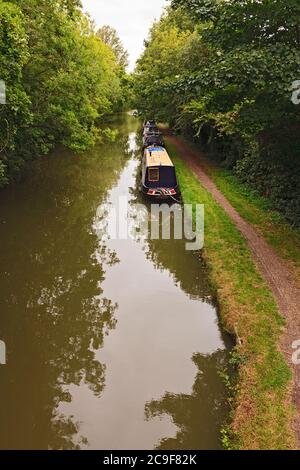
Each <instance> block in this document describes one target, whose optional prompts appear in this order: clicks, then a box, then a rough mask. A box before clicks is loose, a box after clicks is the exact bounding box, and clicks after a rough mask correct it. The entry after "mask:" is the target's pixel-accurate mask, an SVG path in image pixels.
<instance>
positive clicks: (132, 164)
mask: <svg viewBox="0 0 300 470" xmlns="http://www.w3.org/2000/svg"><path fill="white" fill-rule="evenodd" d="M115 127H116V129H117V130H118V137H117V139H116V141H115V142H114V143H112V144H109V145H99V146H98V147H97V148H95V149H94V150H93V151H91V152H87V153H86V154H84V155H81V156H76V155H74V154H72V153H71V152H69V151H66V150H63V149H56V151H55V152H53V153H52V155H50V156H49V157H47V158H44V159H42V160H40V161H36V162H34V163H32V164H31V165H30V167H29V168H28V171H27V175H26V177H25V178H24V180H23V181H22V182H21V183H19V184H18V185H15V186H13V187H10V188H8V189H6V190H4V191H2V192H1V194H0V243H1V252H0V262H1V272H0V276H1V277H0V281H1V282H0V340H2V341H4V342H5V344H6V353H7V357H6V359H7V361H6V362H7V363H6V365H1V366H0V448H1V449H76V448H78V449H107V450H110V449H115V450H117V449H121V450H125V449H219V448H220V447H221V444H220V428H221V426H222V424H223V423H224V421H225V420H226V418H227V413H228V410H227V406H226V390H225V386H224V384H223V381H222V379H221V378H220V371H222V369H223V368H224V367H225V366H226V363H227V360H228V351H229V349H230V340H229V338H228V337H227V336H226V335H224V333H223V332H222V330H221V328H220V324H219V321H218V316H217V309H216V305H215V302H214V296H213V291H212V288H211V285H210V282H209V277H208V273H207V270H206V268H205V265H204V263H203V262H202V261H201V258H200V255H199V253H196V252H191V251H186V250H185V242H184V241H180V240H169V241H167V240H148V239H143V238H141V239H140V240H133V239H128V240H113V239H108V238H107V237H103V234H101V232H100V231H99V223H100V221H99V218H100V216H99V214H101V208H102V207H104V206H106V205H107V204H115V203H116V202H117V201H118V199H119V197H120V196H122V197H125V196H126V197H127V198H128V200H129V204H130V205H132V206H133V204H135V203H136V202H140V203H141V202H142V200H141V199H140V195H139V192H138V183H139V172H140V149H139V146H138V139H137V135H138V132H139V122H138V120H136V119H135V118H134V117H132V116H129V115H126V116H124V117H122V118H120V119H119V121H118V122H117V123H116V124H115Z"/></svg>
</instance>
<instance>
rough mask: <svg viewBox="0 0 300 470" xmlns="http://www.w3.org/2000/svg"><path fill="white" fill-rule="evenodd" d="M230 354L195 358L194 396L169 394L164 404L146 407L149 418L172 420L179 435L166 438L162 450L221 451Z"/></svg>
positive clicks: (196, 356)
mask: <svg viewBox="0 0 300 470" xmlns="http://www.w3.org/2000/svg"><path fill="white" fill-rule="evenodd" d="M227 359H228V358H227V354H226V352H224V351H222V350H219V351H216V352H215V353H212V354H210V355H204V354H194V356H193V358H192V360H193V363H194V364H195V365H196V366H197V369H198V370H197V374H196V379H195V383H194V385H193V390H192V393H191V394H184V393H179V394H175V393H170V392H167V393H165V395H164V396H163V398H161V399H160V400H153V401H151V402H149V403H147V404H146V407H145V414H146V418H147V419H148V420H149V419H153V418H157V417H161V416H163V415H169V416H171V417H172V421H173V423H174V424H175V425H176V426H177V428H178V431H177V433H176V437H174V438H172V437H171V438H168V437H166V438H164V439H162V440H161V441H160V443H159V444H158V445H157V446H156V448H157V449H159V450H195V449H196V450H210V449H216V448H221V444H220V429H221V426H222V424H224V422H225V419H226V416H227V411H228V410H227V409H226V402H225V400H226V394H225V390H224V384H223V382H222V379H221V377H220V375H219V372H220V371H221V370H223V369H224V367H225V366H226V363H227Z"/></svg>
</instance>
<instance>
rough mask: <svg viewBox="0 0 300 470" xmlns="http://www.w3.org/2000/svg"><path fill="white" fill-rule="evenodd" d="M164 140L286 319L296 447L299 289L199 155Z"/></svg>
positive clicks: (171, 138)
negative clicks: (227, 221)
mask: <svg viewBox="0 0 300 470" xmlns="http://www.w3.org/2000/svg"><path fill="white" fill-rule="evenodd" d="M168 140H169V141H170V142H172V144H174V145H175V146H176V147H177V149H178V150H179V152H180V153H181V156H182V158H183V159H184V160H185V161H186V162H187V163H188V164H189V166H190V168H191V169H192V171H193V173H194V174H195V175H196V176H197V178H198V179H199V180H200V181H201V184H202V185H203V186H204V187H205V188H206V189H207V190H208V191H209V192H210V193H211V194H212V195H213V197H214V198H215V200H216V201H217V202H218V203H219V204H220V205H221V206H222V207H223V208H224V210H225V211H226V213H227V214H228V215H229V217H230V218H231V219H232V221H233V222H234V223H235V225H236V227H237V228H238V229H239V231H240V232H241V233H242V235H243V236H244V237H245V239H246V240H247V242H248V245H249V247H250V249H251V251H252V254H253V257H254V260H255V262H256V264H257V266H258V268H259V270H260V272H261V274H262V276H263V277H264V279H265V280H266V281H267V283H268V284H269V286H270V288H271V290H272V292H273V295H274V297H275V300H276V302H277V304H278V307H279V310H280V312H281V313H282V315H283V316H284V317H285V318H286V319H287V327H286V330H285V333H284V335H283V338H282V342H281V349H282V351H283V352H284V354H285V356H286V359H287V361H288V363H289V364H290V366H291V368H292V370H293V378H294V389H293V401H294V404H295V406H296V408H297V410H298V413H297V418H296V420H295V431H296V435H297V438H298V444H299V446H300V365H299V366H295V365H293V364H292V355H293V352H294V350H293V348H292V343H293V342H294V341H297V340H300V286H299V285H298V283H297V281H296V279H295V278H294V275H293V273H292V272H291V271H290V269H289V267H288V266H287V264H286V263H285V261H284V260H282V259H281V258H279V257H278V256H277V254H276V253H275V251H274V250H273V248H272V247H271V246H270V245H269V244H268V243H267V242H266V241H265V240H264V239H263V238H262V237H261V236H260V235H259V233H258V232H257V231H256V230H255V229H254V228H253V226H252V225H251V224H249V223H248V222H246V221H245V220H244V219H243V218H242V217H241V216H240V215H239V213H238V212H237V211H236V210H235V209H234V207H233V206H232V205H231V204H230V203H229V201H228V200H227V199H226V197H225V196H224V195H223V194H222V193H221V192H220V191H219V189H218V188H217V186H216V185H215V184H214V182H213V181H212V180H211V178H210V177H209V176H208V174H207V173H206V171H205V167H206V165H205V162H204V161H203V159H202V161H201V155H200V154H198V152H197V153H196V152H195V151H193V150H192V149H191V148H190V147H189V146H188V145H187V144H186V143H185V142H183V141H182V140H181V139H179V138H177V137H175V136H172V135H168ZM283 242H284V241H283ZM298 348H299V347H298Z"/></svg>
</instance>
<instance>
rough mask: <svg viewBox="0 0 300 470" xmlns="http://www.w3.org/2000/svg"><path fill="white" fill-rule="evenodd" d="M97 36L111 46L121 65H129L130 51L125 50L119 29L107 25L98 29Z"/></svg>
mask: <svg viewBox="0 0 300 470" xmlns="http://www.w3.org/2000/svg"><path fill="white" fill-rule="evenodd" d="M97 36H98V37H99V38H100V39H101V41H102V42H104V44H107V45H108V46H110V47H111V49H112V50H113V52H114V54H115V56H116V59H117V63H118V64H119V65H120V66H121V67H124V68H125V67H127V65H128V52H127V51H125V49H124V46H123V44H122V42H121V40H120V38H119V36H118V33H117V31H116V30H115V29H114V28H112V27H111V26H108V25H105V26H102V28H100V29H98V31H97Z"/></svg>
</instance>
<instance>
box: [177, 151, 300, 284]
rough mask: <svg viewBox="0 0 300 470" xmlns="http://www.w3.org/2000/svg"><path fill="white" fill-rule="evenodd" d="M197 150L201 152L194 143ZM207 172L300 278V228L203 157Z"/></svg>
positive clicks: (229, 174)
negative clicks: (295, 226)
mask: <svg viewBox="0 0 300 470" xmlns="http://www.w3.org/2000/svg"><path fill="white" fill-rule="evenodd" d="M186 143H187V145H190V146H191V147H192V148H193V149H194V151H195V153H197V152H199V149H197V148H196V147H195V146H194V145H193V144H190V143H189V142H186ZM201 158H202V160H203V163H204V164H205V167H206V171H207V172H208V173H209V175H210V177H211V178H212V179H213V181H214V182H215V184H216V185H217V187H218V188H219V189H220V191H221V192H222V193H223V194H224V196H226V198H227V199H228V201H229V202H230V203H231V204H232V206H233V207H234V208H235V209H236V210H237V211H238V213H239V214H240V215H241V216H242V217H243V218H244V219H245V220H247V221H248V222H250V223H251V224H252V225H254V226H255V227H256V229H257V230H258V231H259V232H260V233H261V235H262V236H263V237H264V238H265V240H266V241H268V243H269V244H270V245H271V246H272V247H273V248H274V250H275V251H276V253H277V254H278V256H280V257H281V258H282V259H284V260H286V261H287V262H288V263H289V264H290V267H291V268H292V269H293V270H294V272H295V275H296V277H298V278H299V279H300V229H299V228H298V229H297V228H294V227H292V226H291V225H290V224H289V223H288V222H286V221H285V219H284V218H283V216H281V215H280V214H279V212H277V211H276V210H274V209H272V205H271V203H270V201H268V199H267V198H264V197H262V196H260V195H259V194H258V192H257V191H255V190H253V189H252V188H250V187H248V186H247V185H244V184H242V183H241V182H240V181H239V180H238V178H237V177H236V176H234V175H233V174H232V173H231V172H229V171H226V170H224V169H221V168H219V167H218V166H216V165H215V164H214V163H212V162H211V161H209V160H208V159H206V158H205V157H203V155H202V156H201Z"/></svg>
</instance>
